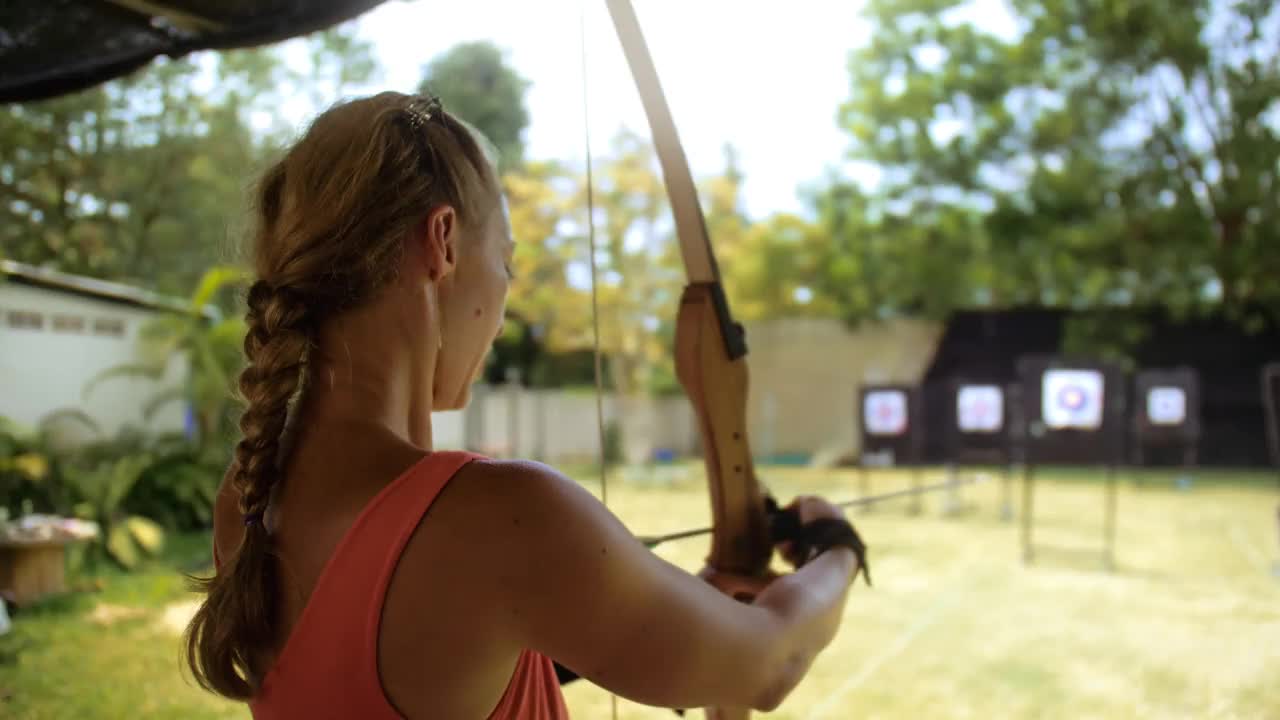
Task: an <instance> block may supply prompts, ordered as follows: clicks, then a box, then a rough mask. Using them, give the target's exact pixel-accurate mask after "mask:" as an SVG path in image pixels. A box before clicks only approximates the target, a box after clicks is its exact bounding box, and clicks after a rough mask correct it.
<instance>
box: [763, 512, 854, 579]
mask: <svg viewBox="0 0 1280 720" xmlns="http://www.w3.org/2000/svg"><path fill="white" fill-rule="evenodd" d="M782 510H783V512H789V513H795V514H796V515H797V517H799V519H800V525H801V526H802V527H803V526H805V525H808V524H809V523H811V522H813V521H815V520H820V519H822V518H831V519H834V520H846V521H847V520H848V518H846V517H845V514H844V511H843V510H841V509H840V508H838V507H836V506H835V505H832V504H831V503H829V502H827V501H826V500H825V499H823V498H820V497H818V496H817V495H800V496H798V497H796V498H795V499H794V500H792V501H791V503H790V504H789V505H787V506H786V507H784V508H782ZM778 552H780V553H781V554H782V557H783V558H784V559H786V561H787V562H789V563H791V565H792V567H797V568H798V567H799V566H800V565H801V564H802V563H803V562H804V561H805V560H806V559H807V558H804V557H801V556H800V552H799V548H798V547H797V546H796V543H794V542H790V541H784V542H781V543H778Z"/></svg>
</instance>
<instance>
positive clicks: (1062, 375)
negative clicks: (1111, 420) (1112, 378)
mask: <svg viewBox="0 0 1280 720" xmlns="http://www.w3.org/2000/svg"><path fill="white" fill-rule="evenodd" d="M1040 414H1041V418H1042V419H1043V420H1044V424H1045V425H1047V426H1048V427H1049V428H1050V429H1053V430H1066V429H1071V430H1097V429H1098V428H1100V427H1102V373H1100V372H1098V371H1096V370H1046V371H1045V373H1044V378H1043V380H1042V383H1041V400H1040Z"/></svg>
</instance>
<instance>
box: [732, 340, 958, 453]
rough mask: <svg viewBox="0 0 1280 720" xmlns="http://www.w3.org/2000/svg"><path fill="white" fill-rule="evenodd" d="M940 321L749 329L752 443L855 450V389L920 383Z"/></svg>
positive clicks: (784, 449)
mask: <svg viewBox="0 0 1280 720" xmlns="http://www.w3.org/2000/svg"><path fill="white" fill-rule="evenodd" d="M942 331H943V325H942V324H940V323H930V322H924V321H917V320H895V321H893V322H889V323H876V324H871V323H868V324H865V325H863V326H862V327H860V328H859V329H858V330H856V331H853V332H851V331H849V330H848V329H847V328H846V327H845V326H844V324H843V323H841V322H840V321H838V320H826V319H808V318H804V319H800V318H793V319H787V320H779V321H774V322H769V323H755V324H750V325H748V326H747V344H748V347H749V349H750V355H749V356H748V361H749V362H750V364H751V392H752V395H751V398H750V399H749V405H748V413H749V422H750V423H751V425H750V432H751V433H752V438H751V442H752V448H753V449H754V450H755V452H756V454H757V455H759V456H764V457H768V456H773V455H778V454H788V453H795V454H801V455H811V456H816V459H818V460H819V461H823V460H829V459H832V458H835V457H839V456H843V455H850V454H854V453H856V452H858V450H859V442H858V432H859V427H858V425H857V423H858V413H857V412H856V407H855V406H856V402H857V393H858V388H859V387H860V386H861V385H862V383H864V382H875V383H886V382H895V383H908V384H917V383H919V382H920V381H921V380H922V379H923V378H924V374H925V373H926V372H927V371H928V369H929V365H930V363H931V362H932V361H933V355H934V352H935V351H936V349H937V346H938V341H939V340H940V339H941V337H942Z"/></svg>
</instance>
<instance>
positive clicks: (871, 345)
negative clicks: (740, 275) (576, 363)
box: [435, 319, 942, 463]
mask: <svg viewBox="0 0 1280 720" xmlns="http://www.w3.org/2000/svg"><path fill="white" fill-rule="evenodd" d="M941 333H942V326H941V325H937V324H933V323H926V322H917V321H895V322H893V323H885V324H878V325H866V326H864V327H862V328H860V329H859V330H857V331H856V332H850V331H849V330H848V329H846V328H845V326H844V325H843V324H842V323H840V322H838V321H834V320H830V321H828V320H808V319H793V320H786V321H779V322H773V323H762V324H757V325H753V326H750V327H748V328H747V338H748V343H749V347H750V355H749V356H748V362H749V363H750V367H751V373H752V376H751V396H750V397H749V398H748V413H749V414H748V422H749V430H748V431H749V432H750V433H751V438H750V439H751V445H752V448H753V450H754V451H755V454H756V456H757V457H763V458H768V457H773V456H777V455H782V454H796V455H802V456H806V457H810V458H812V459H815V460H816V461H818V462H830V461H831V460H834V459H835V458H838V457H841V456H847V455H852V454H854V453H856V452H857V451H858V449H859V448H858V430H859V428H858V426H857V421H858V420H857V412H856V398H857V393H858V388H859V387H860V386H861V384H862V383H863V382H900V383H909V384H916V383H919V382H920V381H921V379H922V378H923V377H924V373H925V372H926V371H927V370H928V368H929V365H930V363H931V362H932V359H933V354H934V351H935V349H936V347H937V343H938V340H939V338H940V337H941ZM435 420H436V424H435V435H436V443H437V445H439V446H440V447H450V448H462V447H469V448H471V449H474V450H477V451H480V452H484V453H486V454H490V455H494V456H499V457H528V458H535V459H541V460H545V461H547V462H552V463H555V462H566V461H570V462H571V461H582V460H586V461H594V460H596V459H597V458H598V457H599V447H600V440H599V434H600V433H599V429H598V426H597V421H596V400H595V395H594V394H593V393H591V392H577V391H575V392H567V391H558V390H519V389H513V388H505V387H498V388H493V389H491V388H488V387H487V386H479V385H478V386H476V389H475V392H474V394H473V397H472V403H471V405H470V406H469V407H468V408H467V409H465V410H462V411H457V412H450V413H437V414H436V416H435ZM604 421H605V424H606V425H608V424H610V423H618V424H619V426H620V428H621V432H622V440H623V446H624V454H625V456H626V458H627V459H628V460H629V461H631V462H642V461H645V460H648V459H651V458H652V457H653V456H654V453H655V452H656V451H658V450H668V451H671V452H673V453H675V454H676V455H686V456H687V455H692V454H695V453H698V452H699V451H700V450H699V438H698V436H697V426H696V423H695V419H694V415H693V411H692V409H691V407H690V406H689V401H688V400H687V399H686V398H685V397H684V396H683V395H681V396H677V397H665V398H643V397H641V398H620V397H617V396H614V395H606V396H605V397H604Z"/></svg>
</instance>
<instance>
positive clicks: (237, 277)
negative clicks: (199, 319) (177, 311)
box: [191, 265, 253, 315]
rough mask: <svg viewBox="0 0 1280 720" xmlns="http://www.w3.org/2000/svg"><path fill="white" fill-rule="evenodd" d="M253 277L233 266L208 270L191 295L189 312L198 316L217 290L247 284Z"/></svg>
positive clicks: (215, 267)
mask: <svg viewBox="0 0 1280 720" xmlns="http://www.w3.org/2000/svg"><path fill="white" fill-rule="evenodd" d="M252 277H253V275H252V274H251V273H250V272H249V271H248V270H246V269H244V268H242V267H237V266H235V265H217V266H214V267H212V268H209V270H208V271H206V272H205V274H204V276H203V277H201V278H200V285H198V286H197V287H196V291H195V292H194V293H192V294H191V312H193V313H195V314H197V315H199V314H201V313H202V312H203V311H204V308H205V306H207V305H208V304H209V303H210V302H211V301H212V300H213V296H214V295H215V294H217V292H218V291H219V290H221V289H222V288H223V287H225V286H227V285H238V284H241V283H245V282H248V281H249V279H250V278H252Z"/></svg>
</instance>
